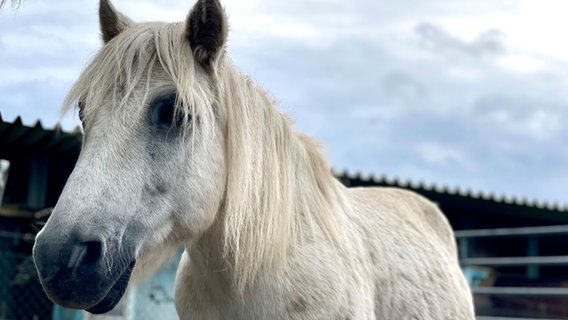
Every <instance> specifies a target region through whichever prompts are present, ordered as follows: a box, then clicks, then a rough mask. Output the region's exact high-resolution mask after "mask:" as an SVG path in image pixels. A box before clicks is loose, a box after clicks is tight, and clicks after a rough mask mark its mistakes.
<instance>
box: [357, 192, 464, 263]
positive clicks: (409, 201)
mask: <svg viewBox="0 0 568 320" xmlns="http://www.w3.org/2000/svg"><path fill="white" fill-rule="evenodd" d="M349 190H350V192H351V194H352V199H354V202H355V204H354V206H355V207H356V208H357V209H356V214H363V215H364V216H365V217H366V219H367V221H368V222H370V223H371V224H372V223H373V222H375V223H377V224H380V226H379V227H380V228H381V229H382V228H390V227H393V226H394V225H397V226H398V227H397V229H399V230H400V227H401V226H406V227H408V228H411V229H414V230H415V231H416V232H418V233H421V234H423V235H436V239H438V240H440V242H441V243H443V244H448V245H449V247H450V249H451V250H452V251H453V252H456V251H457V248H456V245H455V239H454V233H453V230H452V227H451V226H450V223H449V222H448V219H447V218H446V216H445V215H444V214H443V213H442V211H441V210H440V209H439V208H438V206H437V205H436V204H435V203H434V202H432V201H430V200H428V199H426V198H425V197H423V196H421V195H419V194H417V193H415V192H413V191H409V190H404V189H400V188H389V187H376V188H351V189H349Z"/></svg>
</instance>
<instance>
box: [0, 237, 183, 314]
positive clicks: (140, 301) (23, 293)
mask: <svg viewBox="0 0 568 320" xmlns="http://www.w3.org/2000/svg"><path fill="white" fill-rule="evenodd" d="M33 240H34V236H33V235H32V234H20V233H16V232H7V231H2V230H0V320H154V319H161V320H169V319H172V320H173V319H178V317H177V313H176V311H175V306H174V300H173V294H174V278H175V270H176V266H177V259H174V260H173V261H171V262H170V263H169V264H167V265H165V266H164V267H162V269H160V270H159V271H158V272H157V273H156V274H155V275H154V276H153V277H152V278H150V279H148V280H146V281H143V282H141V283H140V284H138V285H136V286H135V287H134V288H132V289H130V290H129V291H127V293H126V294H125V296H124V297H123V299H122V301H121V302H120V303H119V305H118V306H117V307H116V308H115V309H114V310H112V311H111V312H108V313H106V314H104V315H93V314H90V313H87V312H84V311H77V310H70V309H64V308H61V307H59V306H56V305H53V304H52V303H51V302H50V301H49V299H48V298H47V297H46V296H45V294H44V292H43V290H42V288H41V284H40V282H39V280H38V277H37V272H36V269H35V265H34V263H33V259H32V256H31V244H32V243H33ZM177 258H178V259H179V255H178V257H177Z"/></svg>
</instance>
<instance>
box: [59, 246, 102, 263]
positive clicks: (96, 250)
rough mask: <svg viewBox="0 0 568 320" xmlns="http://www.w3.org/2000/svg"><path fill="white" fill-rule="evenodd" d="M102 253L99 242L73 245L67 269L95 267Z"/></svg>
mask: <svg viewBox="0 0 568 320" xmlns="http://www.w3.org/2000/svg"><path fill="white" fill-rule="evenodd" d="M103 251H104V245H103V243H102V242H101V241H85V242H83V243H81V244H79V245H75V246H73V249H72V250H71V256H70V257H69V261H68V264H67V267H68V268H71V269H75V268H77V267H78V266H79V265H82V266H92V265H95V264H97V263H98V262H99V261H100V260H101V259H102V256H103Z"/></svg>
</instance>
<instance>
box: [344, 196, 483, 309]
mask: <svg viewBox="0 0 568 320" xmlns="http://www.w3.org/2000/svg"><path fill="white" fill-rule="evenodd" d="M348 194H349V195H350V199H351V205H352V213H351V215H352V216H351V217H350V220H351V221H353V222H354V223H355V225H356V228H357V229H358V231H359V234H360V235H361V236H362V238H363V239H364V241H363V242H364V243H365V244H366V250H367V252H366V254H367V256H368V259H369V261H370V262H371V266H372V270H373V271H372V274H373V276H374V282H375V315H376V318H377V319H428V320H430V319H431V320H433V319H436V320H441V319H448V320H450V319H452V320H458V319H459V320H462V319H463V320H466V319H467V320H470V319H474V312H473V303H472V297H471V293H470V290H469V287H468V286H467V283H466V281H465V278H464V276H463V273H462V271H461V269H460V266H459V262H458V256H457V246H456V242H455V238H454V234H453V230H452V228H451V226H450V224H449V222H448V220H447V218H446V217H445V216H444V214H443V213H442V212H441V211H440V210H439V209H438V207H437V205H436V204H434V203H433V202H431V201H429V200H427V199H426V198H424V197H422V196H420V195H418V194H416V193H414V192H411V191H406V190H402V189H396V188H351V189H348Z"/></svg>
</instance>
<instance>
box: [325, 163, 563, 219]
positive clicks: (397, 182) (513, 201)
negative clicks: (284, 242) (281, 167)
mask: <svg viewBox="0 0 568 320" xmlns="http://www.w3.org/2000/svg"><path fill="white" fill-rule="evenodd" d="M334 175H335V176H336V177H339V178H342V177H345V178H346V179H349V180H358V181H364V182H368V183H372V184H376V185H381V186H390V187H398V188H405V189H410V190H414V191H417V192H419V193H422V192H435V193H439V194H446V195H451V196H457V197H464V198H470V199H480V200H486V201H493V202H496V203H504V204H509V205H516V206H523V207H529V208H535V209H540V210H549V211H559V212H568V206H567V205H561V204H559V203H550V202H546V201H538V200H534V199H527V198H518V197H513V196H507V195H497V194H491V193H486V192H482V191H473V190H469V189H464V188H460V187H449V186H440V185H436V184H427V183H424V182H415V181H410V180H401V179H398V178H389V177H386V176H384V175H382V176H373V175H368V174H361V173H359V172H357V173H352V172H349V171H347V170H343V171H340V172H338V171H334Z"/></svg>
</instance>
